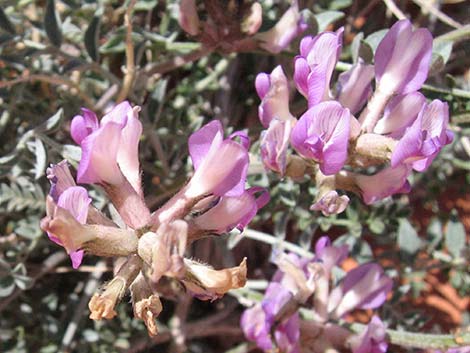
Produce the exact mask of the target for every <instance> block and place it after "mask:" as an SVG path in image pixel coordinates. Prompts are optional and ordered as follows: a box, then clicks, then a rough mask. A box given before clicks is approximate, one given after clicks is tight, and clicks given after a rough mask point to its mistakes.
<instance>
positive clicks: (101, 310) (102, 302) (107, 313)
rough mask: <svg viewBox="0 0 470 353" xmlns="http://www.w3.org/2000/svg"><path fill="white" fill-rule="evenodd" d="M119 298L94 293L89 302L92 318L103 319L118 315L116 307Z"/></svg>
mask: <svg viewBox="0 0 470 353" xmlns="http://www.w3.org/2000/svg"><path fill="white" fill-rule="evenodd" d="M116 301H117V298H115V297H114V298H113V297H109V296H104V295H102V294H97V293H96V294H94V295H93V297H92V298H91V300H90V302H89V303H88V308H89V309H90V319H92V320H101V319H112V318H113V317H115V316H116V311H114V307H115V306H116Z"/></svg>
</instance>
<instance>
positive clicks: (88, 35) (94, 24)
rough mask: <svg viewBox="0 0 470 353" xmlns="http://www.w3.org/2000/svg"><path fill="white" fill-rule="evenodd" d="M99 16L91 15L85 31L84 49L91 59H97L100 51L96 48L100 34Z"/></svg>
mask: <svg viewBox="0 0 470 353" xmlns="http://www.w3.org/2000/svg"><path fill="white" fill-rule="evenodd" d="M100 23H101V17H100V16H97V15H95V16H93V19H92V20H91V22H90V24H89V26H88V28H87V29H86V31H85V37H84V41H85V49H86V51H87V53H88V55H90V58H91V59H92V60H93V61H99V58H100V52H99V50H98V45H99V36H100Z"/></svg>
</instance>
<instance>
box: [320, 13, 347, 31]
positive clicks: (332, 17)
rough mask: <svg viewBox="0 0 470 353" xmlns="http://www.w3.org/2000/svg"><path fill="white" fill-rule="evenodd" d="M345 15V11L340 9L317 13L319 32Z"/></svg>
mask: <svg viewBox="0 0 470 353" xmlns="http://www.w3.org/2000/svg"><path fill="white" fill-rule="evenodd" d="M343 17H344V13H342V12H340V11H325V12H322V13H320V14H318V15H315V20H316V21H317V24H318V32H323V31H324V30H325V29H326V28H327V27H328V26H329V25H330V24H331V23H333V22H336V21H338V20H339V19H340V18H343Z"/></svg>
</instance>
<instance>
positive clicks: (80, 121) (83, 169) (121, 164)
mask: <svg viewBox="0 0 470 353" xmlns="http://www.w3.org/2000/svg"><path fill="white" fill-rule="evenodd" d="M139 110H140V108H139V107H134V108H132V107H131V106H130V104H129V102H127V101H125V102H122V103H120V104H118V105H117V106H115V107H114V108H113V109H112V110H111V111H110V112H109V113H108V114H106V115H105V116H104V117H103V119H101V122H100V123H98V118H97V117H96V115H95V113H93V112H92V111H90V110H87V109H82V114H83V115H77V116H75V117H74V118H73V120H72V125H71V134H72V138H73V139H74V141H75V142H76V143H77V144H79V145H80V146H81V148H82V158H81V160H80V165H79V166H78V171H77V181H78V182H79V183H85V184H93V183H97V184H104V183H106V184H112V185H121V184H122V183H123V181H124V179H127V181H128V182H129V183H130V184H131V185H132V187H133V189H134V190H135V192H136V193H138V194H139V195H141V194H142V190H141V185H140V170H139V159H138V157H139V156H138V149H139V138H140V135H141V134H142V124H141V123H140V121H139V119H138V118H137V114H138V112H139Z"/></svg>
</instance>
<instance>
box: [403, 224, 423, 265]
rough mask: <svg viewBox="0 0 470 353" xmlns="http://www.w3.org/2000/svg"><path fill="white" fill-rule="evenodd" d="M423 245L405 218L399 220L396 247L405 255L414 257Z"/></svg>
mask: <svg viewBox="0 0 470 353" xmlns="http://www.w3.org/2000/svg"><path fill="white" fill-rule="evenodd" d="M422 245H423V242H422V240H421V239H420V238H419V237H418V233H417V232H416V230H415V229H414V228H413V226H412V225H411V224H410V222H409V221H408V220H407V219H406V218H401V219H400V220H399V226H398V247H399V248H400V250H401V251H403V252H404V253H405V254H406V255H410V256H412V255H414V254H415V253H416V252H417V251H418V250H419V249H420V248H421V246H422Z"/></svg>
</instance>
